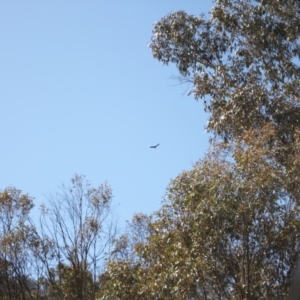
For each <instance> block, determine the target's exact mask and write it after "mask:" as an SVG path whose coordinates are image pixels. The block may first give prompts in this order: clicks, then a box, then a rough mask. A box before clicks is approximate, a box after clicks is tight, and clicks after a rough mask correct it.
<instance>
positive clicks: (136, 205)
mask: <svg viewBox="0 0 300 300" xmlns="http://www.w3.org/2000/svg"><path fill="white" fill-rule="evenodd" d="M212 5H213V4H212V2H211V1H208V0H204V1H186V0H180V1H179V0H177V1H176V0H172V1H171V0H169V1H157V0H151V1H150V0H149V1H146V0H136V1H116V0H115V1H100V0H98V1H96V0H95V1H89V0H84V1H83V0H81V1H76V0H74V1H67V0H65V1H64V0H63V1H62V0H60V1H56V0H51V1H50V0H40V1H37V0H36V1H24V0H22V1H16V0H14V1H1V2H0V37H1V46H0V54H1V55H0V65H1V67H0V101H1V118H0V135H1V147H0V189H2V190H3V189H4V188H5V187H7V186H15V187H17V188H19V189H21V190H22V191H23V192H24V193H28V194H29V195H31V196H32V197H34V198H35V204H36V206H37V207H38V206H39V204H40V203H42V202H47V200H46V197H45V196H46V195H48V194H50V193H53V192H55V191H57V190H58V187H59V186H60V185H61V183H65V184H68V183H69V180H70V179H71V177H72V176H73V174H74V173H78V174H84V175H85V176H86V178H88V179H89V180H90V181H91V183H92V185H94V186H97V185H99V184H100V183H102V182H103V181H104V180H107V181H108V182H109V184H110V185H111V186H112V189H113V194H114V204H115V206H116V214H117V215H118V217H119V219H120V225H123V224H124V221H125V220H126V219H130V218H131V216H132V215H133V213H135V212H144V213H152V212H153V211H155V210H157V209H158V208H159V207H160V203H161V200H162V198H163V196H164V193H165V189H166V187H167V185H168V183H169V182H170V180H171V179H172V178H174V177H176V175H178V174H179V173H180V172H182V171H183V170H188V169H190V168H191V167H192V164H193V163H194V162H195V161H197V160H198V159H199V158H201V157H203V154H204V153H205V152H206V150H207V148H208V138H209V136H208V135H207V134H206V133H204V126H205V124H206V121H207V115H206V114H204V112H203V106H202V104H201V102H196V101H195V100H194V99H193V98H192V97H188V96H187V94H188V90H189V89H188V88H189V87H188V86H185V85H180V84H179V83H178V82H177V81H176V80H174V79H171V77H172V76H174V75H177V72H176V69H175V68H174V67H173V66H163V65H162V64H161V63H159V62H158V61H156V60H154V59H153V58H152V55H151V51H150V49H149V48H148V47H147V44H148V43H149V41H150V38H151V30H152V26H153V24H154V22H155V21H158V20H159V19H160V18H162V17H163V16H165V15H166V14H168V13H170V12H174V11H176V10H179V9H182V10H185V11H187V12H189V13H193V14H195V15H197V14H200V13H206V12H208V11H209V10H210V9H211V7H212ZM157 143H160V146H159V147H158V148H157V149H150V148H149V146H151V145H155V144H157Z"/></svg>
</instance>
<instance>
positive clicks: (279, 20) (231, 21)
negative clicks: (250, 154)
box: [150, 0, 300, 160]
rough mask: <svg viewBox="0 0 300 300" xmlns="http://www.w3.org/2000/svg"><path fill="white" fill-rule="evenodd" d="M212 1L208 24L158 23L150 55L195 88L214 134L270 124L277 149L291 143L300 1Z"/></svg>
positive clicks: (295, 124)
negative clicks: (278, 145) (171, 64)
mask: <svg viewBox="0 0 300 300" xmlns="http://www.w3.org/2000/svg"><path fill="white" fill-rule="evenodd" d="M215 2H216V3H215V7H214V8H213V9H212V10H211V15H210V18H209V19H207V18H205V17H203V16H193V15H189V14H187V13H185V12H183V11H178V12H175V13H172V14H170V15H167V16H166V17H164V18H162V19H161V20H160V21H159V22H157V23H156V24H155V26H154V28H153V36H152V40H151V43H150V48H151V49H152V53H153V56H154V57H155V58H157V59H158V60H160V61H161V62H163V63H164V64H169V63H175V64H176V66H177V67H178V70H179V72H180V74H181V76H182V77H183V80H186V81H189V82H191V83H192V84H193V90H192V91H191V93H193V94H194V96H195V97H196V99H199V98H202V99H203V100H204V104H205V109H206V110H207V111H208V112H209V113H210V119H209V123H208V125H207V129H208V130H209V131H211V132H213V133H214V134H215V135H216V136H218V137H222V138H223V139H225V140H229V139H234V138H236V139H239V138H240V137H241V136H242V135H243V134H244V133H245V131H247V130H249V129H255V128H256V129H261V128H263V127H264V126H265V124H266V123H271V124H272V125H273V126H274V128H275V129H276V141H277V143H280V145H282V146H287V145H290V144H291V143H293V142H294V136H293V134H294V133H295V131H296V130H299V128H300V123H299V122H300V106H299V90H300V89H299V88H300V86H299V74H300V73H299V72H300V69H299V57H300V51H299V49H300V45H299V41H300V40H299V35H300V25H299V24H300V22H299V21H300V16H299V9H300V4H299V1H294V0H287V1H266V0H257V1H246V0H244V1H235V0H218V1H215ZM281 159H282V160H283V159H284V157H281Z"/></svg>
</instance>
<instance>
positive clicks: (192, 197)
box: [102, 145, 300, 299]
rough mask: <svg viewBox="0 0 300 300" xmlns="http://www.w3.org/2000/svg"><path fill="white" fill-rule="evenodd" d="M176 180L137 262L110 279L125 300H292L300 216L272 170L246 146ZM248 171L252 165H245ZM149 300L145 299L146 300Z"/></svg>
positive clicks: (114, 270)
mask: <svg viewBox="0 0 300 300" xmlns="http://www.w3.org/2000/svg"><path fill="white" fill-rule="evenodd" d="M220 147H222V145H217V146H216V148H215V151H214V152H212V153H211V154H209V155H208V156H207V157H206V158H205V159H204V160H202V161H200V162H199V163H197V164H196V165H195V167H194V169H193V170H191V171H188V172H183V173H182V174H180V175H179V176H178V177H177V178H175V179H174V180H173V181H172V182H171V184H170V186H169V187H168V190H167V195H166V200H165V202H164V204H163V206H162V208H161V209H160V210H159V211H158V212H157V213H156V214H155V215H154V216H153V221H152V222H151V223H149V224H148V226H149V231H150V232H151V234H150V235H149V236H148V237H147V238H146V240H145V241H144V242H143V243H137V244H136V248H135V253H136V256H137V257H138V258H137V259H135V260H133V259H123V260H120V259H117V260H115V261H112V262H110V263H109V265H108V270H107V272H106V274H105V276H104V278H106V281H105V282H106V286H105V285H104V287H103V291H102V292H103V293H104V294H105V295H106V296H116V297H118V299H139V297H146V298H145V299H284V298H285V297H286V296H287V293H288V289H289V284H290V276H291V273H292V267H293V264H294V262H295V259H296V256H297V253H298V251H299V246H300V245H299V242H298V241H299V232H300V231H299V230H300V221H299V212H300V211H299V209H300V207H299V206H297V205H296V203H295V202H293V200H292V199H291V197H290V195H289V193H288V191H287V190H286V189H284V183H283V182H282V181H281V179H280V177H277V176H275V175H276V172H275V173H274V170H273V171H271V169H270V168H271V166H269V165H266V164H265V161H264V160H263V159H261V158H260V157H258V156H257V152H256V151H257V149H255V151H254V153H251V151H248V153H247V155H246V154H245V151H244V149H241V148H242V147H241V145H239V147H238V146H237V147H236V148H235V151H234V155H235V156H236V157H238V158H239V159H238V160H237V161H236V162H235V163H233V162H231V161H228V160H224V159H220V151H221V152H222V149H220ZM244 155H246V157H247V163H245V157H244ZM141 295H142V296H141Z"/></svg>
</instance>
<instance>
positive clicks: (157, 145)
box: [150, 144, 159, 149]
mask: <svg viewBox="0 0 300 300" xmlns="http://www.w3.org/2000/svg"><path fill="white" fill-rule="evenodd" d="M157 146H159V144H157V145H156V146H151V147H150V148H154V149H155V148H156V147H157Z"/></svg>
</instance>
